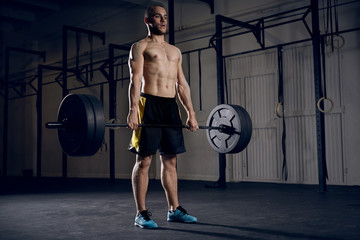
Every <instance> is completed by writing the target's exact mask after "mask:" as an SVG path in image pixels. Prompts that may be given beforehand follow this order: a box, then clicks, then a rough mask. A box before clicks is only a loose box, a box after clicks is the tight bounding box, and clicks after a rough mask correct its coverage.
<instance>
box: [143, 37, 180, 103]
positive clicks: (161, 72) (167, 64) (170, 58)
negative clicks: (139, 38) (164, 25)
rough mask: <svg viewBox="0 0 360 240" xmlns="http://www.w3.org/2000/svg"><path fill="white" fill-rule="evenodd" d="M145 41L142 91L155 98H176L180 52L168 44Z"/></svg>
mask: <svg viewBox="0 0 360 240" xmlns="http://www.w3.org/2000/svg"><path fill="white" fill-rule="evenodd" d="M143 41H144V42H145V43H144V44H145V49H144V52H143V56H144V69H143V76H144V82H143V86H142V91H143V92H145V93H147V94H151V95H154V96H160V97H174V96H175V93H176V88H175V86H176V82H177V74H178V64H179V61H180V57H181V56H180V51H179V50H178V49H177V48H176V47H174V46H172V45H170V44H168V43H166V42H164V43H156V42H153V41H147V40H146V39H145V40H143Z"/></svg>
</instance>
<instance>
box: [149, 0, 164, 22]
mask: <svg viewBox="0 0 360 240" xmlns="http://www.w3.org/2000/svg"><path fill="white" fill-rule="evenodd" d="M155 7H162V8H164V9H166V8H165V6H164V4H162V3H161V2H152V3H151V4H150V5H149V6H148V7H147V8H146V10H145V17H146V18H148V17H151V16H152V15H154V8H155Z"/></svg>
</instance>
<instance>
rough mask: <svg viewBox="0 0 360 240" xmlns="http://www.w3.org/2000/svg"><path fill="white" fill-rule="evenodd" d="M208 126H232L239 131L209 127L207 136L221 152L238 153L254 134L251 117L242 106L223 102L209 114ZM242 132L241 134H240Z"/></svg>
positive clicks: (216, 149) (213, 146)
mask: <svg viewBox="0 0 360 240" xmlns="http://www.w3.org/2000/svg"><path fill="white" fill-rule="evenodd" d="M207 125H208V126H213V127H218V126H220V125H226V126H230V127H232V128H234V129H235V131H236V132H237V133H233V134H227V133H223V132H220V131H219V130H216V129H208V130H207V131H206V136H207V139H208V142H209V144H210V146H211V147H212V148H213V149H214V150H215V151H217V152H219V153H238V152H241V151H242V150H244V149H245V148H246V146H247V145H248V144H249V142H250V138H251V134H252V124H251V119H250V116H249V114H248V113H247V111H246V110H245V109H244V108H242V107H241V106H237V105H227V104H221V105H218V106H216V107H215V108H214V109H213V110H212V111H211V112H210V114H209V117H208V120H207ZM239 133H240V134H239Z"/></svg>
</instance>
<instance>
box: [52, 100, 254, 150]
mask: <svg viewBox="0 0 360 240" xmlns="http://www.w3.org/2000/svg"><path fill="white" fill-rule="evenodd" d="M206 124H207V125H206V126H199V129H206V136H207V139H208V142H209V144H210V146H211V147H212V148H213V149H214V150H215V151H217V152H219V153H239V152H241V151H243V150H244V149H245V148H246V146H247V145H248V144H249V142H250V139H251V135H252V122H251V118H250V116H249V114H248V112H247V111H246V110H245V109H244V108H243V107H241V106H238V105H228V104H221V105H218V106H216V107H215V108H214V109H213V110H212V111H211V112H210V114H209V116H208V118H207V122H206ZM45 127H46V128H49V129H57V133H58V139H59V143H60V146H61V148H62V150H63V151H64V152H65V153H66V154H67V155H69V156H91V155H94V154H95V153H96V152H97V151H98V150H99V149H100V147H101V145H102V143H103V141H104V134H105V128H106V127H109V128H113V129H115V128H121V127H128V125H127V124H121V123H105V115H104V111H103V108H102V105H101V103H100V101H99V100H98V99H97V98H96V97H95V96H92V95H88V94H68V95H67V96H65V97H64V99H63V100H62V101H61V103H60V106H59V109H58V113H57V122H47V123H46V125H45ZM139 127H152V128H154V127H157V128H189V126H187V125H168V124H139Z"/></svg>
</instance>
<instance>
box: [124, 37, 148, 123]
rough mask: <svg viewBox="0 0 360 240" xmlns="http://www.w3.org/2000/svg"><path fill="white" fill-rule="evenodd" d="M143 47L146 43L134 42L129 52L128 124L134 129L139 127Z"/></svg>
mask: <svg viewBox="0 0 360 240" xmlns="http://www.w3.org/2000/svg"><path fill="white" fill-rule="evenodd" d="M143 49H144V43H141V42H137V43H135V44H133V46H132V47H131V50H130V54H129V70H130V84H129V114H128V117H127V124H128V126H129V128H131V129H132V130H135V129H137V128H138V124H139V120H138V107H139V99H140V88H141V81H142V78H143V67H144V55H143Z"/></svg>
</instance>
